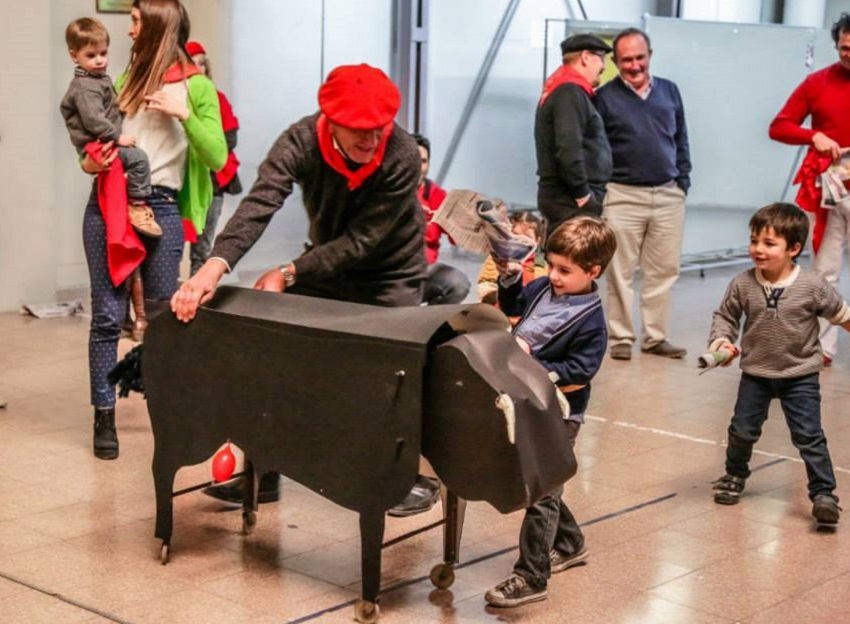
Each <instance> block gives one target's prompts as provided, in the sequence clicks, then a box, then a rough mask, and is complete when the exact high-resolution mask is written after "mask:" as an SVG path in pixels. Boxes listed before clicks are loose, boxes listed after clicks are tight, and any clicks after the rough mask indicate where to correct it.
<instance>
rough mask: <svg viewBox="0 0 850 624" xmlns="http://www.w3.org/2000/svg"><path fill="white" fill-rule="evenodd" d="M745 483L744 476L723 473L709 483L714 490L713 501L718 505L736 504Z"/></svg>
mask: <svg viewBox="0 0 850 624" xmlns="http://www.w3.org/2000/svg"><path fill="white" fill-rule="evenodd" d="M746 483H747V480H746V479H745V478H744V477H735V476H733V475H730V474H725V475H723V476H722V477H720V478H719V479H718V480H717V481H715V482H714V483H712V484H711V485H712V489H713V490H715V493H714V502H715V503H717V504H719V505H737V504H738V499H740V498H741V492H743V491H744V486H745V485H746Z"/></svg>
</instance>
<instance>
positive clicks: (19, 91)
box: [0, 0, 58, 310]
mask: <svg viewBox="0 0 850 624" xmlns="http://www.w3.org/2000/svg"><path fill="white" fill-rule="evenodd" d="M25 4H26V6H24V2H23V0H21V1H17V2H13V1H12V0H0V14H2V15H5V16H12V15H15V19H2V20H0V310H2V309H10V308H15V307H17V306H18V305H20V303H22V302H23V301H25V300H33V299H36V300H44V299H48V300H49V299H50V298H51V297H52V295H53V291H54V290H55V285H56V281H55V275H54V269H53V267H54V265H55V258H56V254H55V253H54V227H53V222H54V219H55V210H54V193H53V188H52V178H53V171H54V167H53V158H52V155H53V147H54V141H53V136H52V133H51V130H50V122H49V119H50V113H51V112H53V111H54V110H55V109H54V108H53V101H52V98H51V92H50V90H46V89H45V88H44V87H45V85H49V84H50V79H51V72H52V67H51V65H52V63H51V54H50V47H49V46H45V45H44V41H45V38H46V33H48V32H49V31H50V9H51V4H52V3H50V2H48V0H32V1H30V2H26V3H25ZM54 114H56V115H58V113H54Z"/></svg>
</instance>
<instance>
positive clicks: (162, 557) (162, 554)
mask: <svg viewBox="0 0 850 624" xmlns="http://www.w3.org/2000/svg"><path fill="white" fill-rule="evenodd" d="M168 551H169V545H168V542H163V543H162V549H161V550H160V551H159V562H160V563H161V564H162V565H165V564H166V563H168V554H169V553H168Z"/></svg>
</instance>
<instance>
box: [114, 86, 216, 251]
mask: <svg viewBox="0 0 850 624" xmlns="http://www.w3.org/2000/svg"><path fill="white" fill-rule="evenodd" d="M126 79H127V75H126V72H125V73H123V74H121V75H120V76H119V77H118V79H117V80H116V81H115V88H116V89H117V90H119V91H120V90H121V87H123V86H124V82H125V81H126ZM187 85H188V90H189V117H188V118H187V119H186V121H184V122H183V129H184V130H185V131H186V137H187V139H188V140H189V150H188V153H187V154H186V171H185V174H184V176H183V188H181V189H180V190H179V191H178V194H177V203H178V205H179V206H180V214H181V215H182V216H183V218H184V219H189V220H190V221H191V222H192V225H194V226H195V230H196V231H197V233H198V234H200V233H201V232H203V231H204V226H205V225H206V222H207V210H209V207H210V203H212V198H213V185H212V180H211V179H210V170H212V171H219V170H220V169H221V168H222V167H224V163H225V162H226V161H227V142H226V141H225V139H224V131H223V130H222V128H221V112H220V111H219V106H218V93H217V92H216V89H215V85H213V83H212V81H211V80H210V79H209V78H207V77H206V76H201V75H198V74H196V75H194V76H191V77H190V78H189V79H188V80H187Z"/></svg>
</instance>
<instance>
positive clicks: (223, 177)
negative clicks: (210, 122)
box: [215, 91, 239, 188]
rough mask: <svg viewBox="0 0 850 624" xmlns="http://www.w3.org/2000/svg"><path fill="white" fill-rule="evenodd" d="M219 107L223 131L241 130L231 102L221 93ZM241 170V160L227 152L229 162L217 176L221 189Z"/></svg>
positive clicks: (219, 93) (219, 94)
mask: <svg viewBox="0 0 850 624" xmlns="http://www.w3.org/2000/svg"><path fill="white" fill-rule="evenodd" d="M218 105H219V108H220V109H221V129H222V130H224V131H225V132H230V131H231V130H238V129H239V120H238V119H237V118H236V115H234V114H233V107H232V106H231V105H230V101H229V100H228V99H227V97H226V96H225V95H224V93H222V92H221V91H219V92H218ZM237 169H239V159H238V158H236V154H234V153H233V152H230V151H229V152H227V162H225V163H224V167H222V169H221V171H217V172H216V174H215V179H216V182H218V185H219V186H220V187H221V188H224V187H226V186H227V185H228V184H230V181H231V180H232V179H233V177H234V176H235V175H236V170H237Z"/></svg>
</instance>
